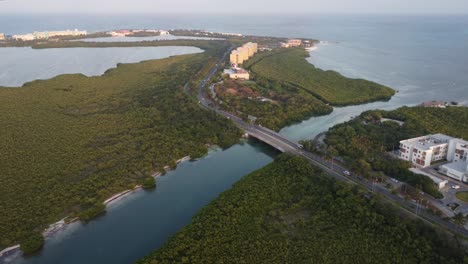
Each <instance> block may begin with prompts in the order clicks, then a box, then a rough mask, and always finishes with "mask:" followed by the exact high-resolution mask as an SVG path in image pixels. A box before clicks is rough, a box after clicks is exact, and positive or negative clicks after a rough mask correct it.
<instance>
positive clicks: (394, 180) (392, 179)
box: [390, 178, 399, 183]
mask: <svg viewBox="0 0 468 264" xmlns="http://www.w3.org/2000/svg"><path fill="white" fill-rule="evenodd" d="M390 180H391V181H392V182H394V183H398V182H399V181H398V180H397V179H395V178H390Z"/></svg>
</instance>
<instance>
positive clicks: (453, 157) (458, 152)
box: [439, 138, 468, 182]
mask: <svg viewBox="0 0 468 264" xmlns="http://www.w3.org/2000/svg"><path fill="white" fill-rule="evenodd" d="M447 160H448V161H451V163H448V164H444V165H442V166H440V167H439V172H440V173H443V174H445V175H447V176H449V177H451V178H454V179H457V180H459V181H462V182H468V141H466V140H462V139H458V138H454V139H452V140H451V141H450V143H449V146H448V154H447Z"/></svg>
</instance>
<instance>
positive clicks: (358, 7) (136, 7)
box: [0, 0, 468, 14]
mask: <svg viewBox="0 0 468 264" xmlns="http://www.w3.org/2000/svg"><path fill="white" fill-rule="evenodd" d="M0 13H155V14H157V13H199V14H202V13H218V14H267V13H269V14H273V13H366V14H368V13H379V14H380V13H393V14H395V13H400V14H401V13H406V14H408V13H409V14H450V13H458V14H459V13H464V14H467V13H468V0H250V1H247V0H233V1H227V0H224V1H223V0H0Z"/></svg>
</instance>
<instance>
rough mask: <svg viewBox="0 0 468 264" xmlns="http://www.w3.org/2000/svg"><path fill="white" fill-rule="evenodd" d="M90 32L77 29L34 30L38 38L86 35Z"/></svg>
mask: <svg viewBox="0 0 468 264" xmlns="http://www.w3.org/2000/svg"><path fill="white" fill-rule="evenodd" d="M87 34H88V33H87V32H86V31H79V30H78V29H75V30H62V31H42V32H34V33H33V35H34V37H36V39H48V38H52V37H61V36H84V35H87Z"/></svg>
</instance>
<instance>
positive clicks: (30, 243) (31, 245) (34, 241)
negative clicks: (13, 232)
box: [20, 232, 44, 254]
mask: <svg viewBox="0 0 468 264" xmlns="http://www.w3.org/2000/svg"><path fill="white" fill-rule="evenodd" d="M43 245H44V238H43V237H42V235H41V234H40V233H38V232H35V233H32V234H31V235H29V236H28V237H27V238H26V239H24V240H23V241H21V246H20V249H21V250H22V251H23V252H24V253H25V254H32V253H35V252H37V251H39V250H40V249H41V248H42V246H43Z"/></svg>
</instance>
